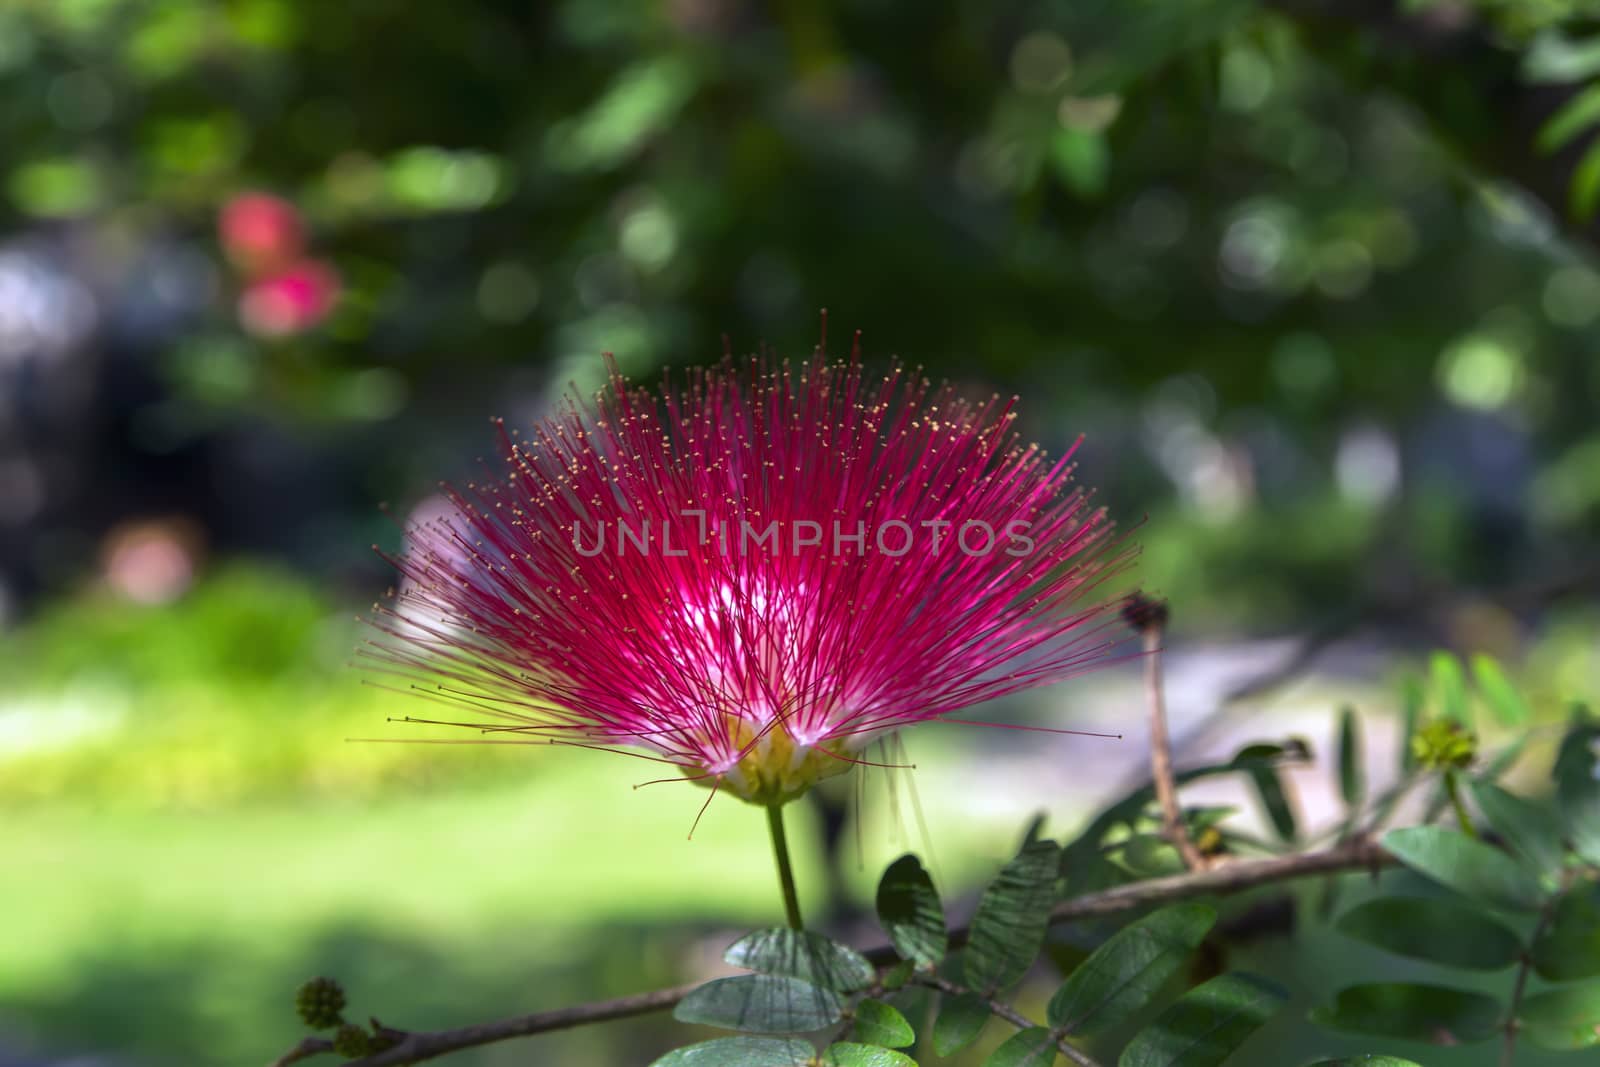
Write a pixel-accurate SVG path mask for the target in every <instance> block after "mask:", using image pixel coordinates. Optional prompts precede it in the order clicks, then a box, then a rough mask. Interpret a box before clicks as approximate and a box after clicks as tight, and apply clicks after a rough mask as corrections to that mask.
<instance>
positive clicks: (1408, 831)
mask: <svg viewBox="0 0 1600 1067" xmlns="http://www.w3.org/2000/svg"><path fill="white" fill-rule="evenodd" d="M1383 847H1384V848H1385V849H1387V850H1388V851H1389V852H1390V853H1391V854H1392V855H1393V856H1394V857H1395V858H1396V859H1397V860H1399V861H1400V862H1401V863H1403V864H1405V865H1406V866H1407V867H1409V868H1410V869H1411V870H1413V871H1416V872H1417V873H1418V874H1420V875H1423V876H1424V877H1427V878H1430V879H1432V880H1433V881H1435V882H1438V883H1439V884H1441V885H1444V886H1448V887H1449V888H1451V889H1454V890H1455V891H1456V892H1458V893H1461V894H1463V895H1465V896H1466V897H1468V898H1469V899H1473V900H1477V901H1479V902H1481V903H1483V904H1487V905H1489V906H1490V907H1495V908H1505V909H1507V910H1511V911H1536V910H1538V908H1539V906H1540V904H1541V903H1542V902H1543V900H1544V891H1543V890H1542V889H1541V888H1540V887H1539V882H1538V880H1537V879H1535V878H1534V877H1533V875H1531V874H1529V873H1528V872H1527V871H1525V870H1523V869H1522V868H1521V867H1520V866H1518V865H1517V862H1516V861H1515V860H1513V859H1512V858H1511V857H1510V856H1508V855H1506V854H1505V853H1504V852H1501V851H1499V850H1498V849H1495V848H1492V847H1490V846H1489V845H1486V844H1484V843H1483V842H1482V841H1477V840H1474V839H1473V838H1470V837H1467V836H1466V835H1465V834H1463V833H1461V832H1459V831H1456V830H1446V829H1444V828H1443V827H1438V826H1410V827H1406V828H1404V829H1401V830H1390V831H1389V832H1388V833H1386V834H1384V835H1383Z"/></svg>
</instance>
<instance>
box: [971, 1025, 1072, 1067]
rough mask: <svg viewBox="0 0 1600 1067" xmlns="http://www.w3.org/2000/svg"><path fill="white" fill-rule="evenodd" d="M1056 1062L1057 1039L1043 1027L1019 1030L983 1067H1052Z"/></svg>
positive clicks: (990, 1055)
mask: <svg viewBox="0 0 1600 1067" xmlns="http://www.w3.org/2000/svg"><path fill="white" fill-rule="evenodd" d="M1055 1061H1056V1039H1055V1038H1053V1037H1051V1036H1050V1031H1049V1030H1046V1029H1045V1028H1044V1027H1042V1026H1030V1027H1028V1028H1027V1029H1026V1030H1018V1031H1017V1032H1016V1033H1014V1034H1012V1035H1011V1036H1010V1037H1008V1038H1006V1039H1005V1041H1004V1042H1002V1043H1001V1045H1000V1047H999V1048H997V1049H995V1050H994V1051H993V1052H992V1053H990V1054H989V1058H988V1059H986V1060H984V1061H983V1067H1050V1065H1051V1064H1052V1063H1054V1062H1055Z"/></svg>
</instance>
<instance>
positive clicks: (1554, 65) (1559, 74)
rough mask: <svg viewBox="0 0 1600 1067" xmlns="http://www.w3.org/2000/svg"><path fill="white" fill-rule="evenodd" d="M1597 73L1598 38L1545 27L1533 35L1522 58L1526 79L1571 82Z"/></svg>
mask: <svg viewBox="0 0 1600 1067" xmlns="http://www.w3.org/2000/svg"><path fill="white" fill-rule="evenodd" d="M1596 74H1600V37H1584V38H1576V37H1568V36H1566V35H1565V34H1564V33H1563V32H1562V31H1561V30H1560V29H1557V28H1555V27H1547V28H1545V29H1542V30H1540V31H1539V32H1538V34H1537V35H1535V37H1534V39H1533V43H1532V44H1531V45H1529V47H1528V49H1527V51H1526V52H1524V53H1523V57H1522V77H1523V80H1525V81H1529V82H1535V83H1539V82H1557V83H1571V82H1582V81H1588V80H1589V79H1590V78H1592V77H1594V76H1595V75H1596Z"/></svg>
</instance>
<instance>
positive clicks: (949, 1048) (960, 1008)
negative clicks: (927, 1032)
mask: <svg viewBox="0 0 1600 1067" xmlns="http://www.w3.org/2000/svg"><path fill="white" fill-rule="evenodd" d="M988 1021H989V1002H988V1001H986V1000H984V999H983V998H982V997H980V996H978V994H976V993H961V994H959V995H957V996H953V997H945V998H944V1002H943V1003H942V1004H940V1005H939V1018H938V1019H936V1020H935V1021H934V1024H933V1051H934V1052H937V1053H938V1054H939V1055H941V1056H953V1055H955V1054H956V1053H957V1052H960V1051H961V1050H962V1049H964V1048H966V1047H967V1046H968V1045H970V1044H972V1043H973V1042H974V1041H976V1040H978V1035H979V1034H980V1033H982V1032H983V1026H984V1024H985V1023H987V1022H988Z"/></svg>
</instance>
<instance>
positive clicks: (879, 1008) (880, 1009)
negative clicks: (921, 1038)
mask: <svg viewBox="0 0 1600 1067" xmlns="http://www.w3.org/2000/svg"><path fill="white" fill-rule="evenodd" d="M856 1037H858V1038H860V1039H861V1040H862V1041H864V1042H866V1043H867V1044H869V1045H883V1046H884V1047H886V1048H905V1047H906V1046H907V1045H911V1044H915V1043H916V1040H917V1032H916V1031H915V1030H913V1029H911V1024H910V1023H909V1022H907V1021H906V1017H905V1016H904V1015H901V1014H900V1012H899V1011H897V1010H896V1009H895V1008H893V1007H891V1006H890V1005H888V1004H885V1003H884V1002H883V1001H881V1000H863V1001H862V1002H861V1003H860V1004H857V1005H856Z"/></svg>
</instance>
